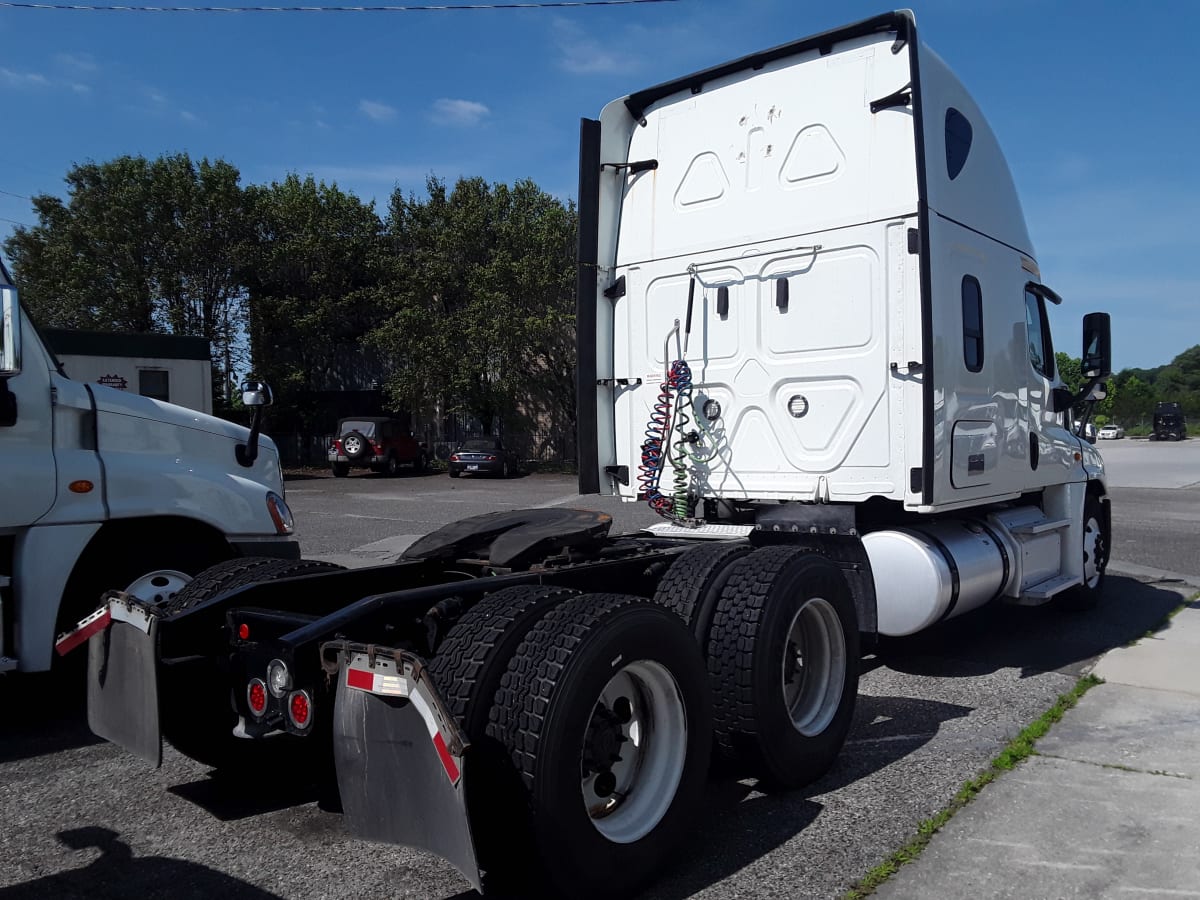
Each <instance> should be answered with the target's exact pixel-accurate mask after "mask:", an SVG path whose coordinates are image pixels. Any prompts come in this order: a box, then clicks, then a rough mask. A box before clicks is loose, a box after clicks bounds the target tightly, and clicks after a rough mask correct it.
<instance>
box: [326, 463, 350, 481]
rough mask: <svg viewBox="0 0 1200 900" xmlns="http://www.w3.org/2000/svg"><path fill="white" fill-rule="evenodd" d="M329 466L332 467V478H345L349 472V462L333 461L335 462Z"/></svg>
mask: <svg viewBox="0 0 1200 900" xmlns="http://www.w3.org/2000/svg"><path fill="white" fill-rule="evenodd" d="M330 468H332V469H333V477H334V478H345V477H346V476H347V475H349V474H350V464H349V463H342V462H335V463H333V465H332V466H331V467H330Z"/></svg>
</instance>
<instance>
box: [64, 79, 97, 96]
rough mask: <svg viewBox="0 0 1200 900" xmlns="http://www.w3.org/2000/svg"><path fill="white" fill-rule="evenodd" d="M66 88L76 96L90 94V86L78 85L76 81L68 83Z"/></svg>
mask: <svg viewBox="0 0 1200 900" xmlns="http://www.w3.org/2000/svg"><path fill="white" fill-rule="evenodd" d="M67 87H69V88H70V89H71V90H73V91H74V92H75V93H77V94H90V93H91V92H92V88H91V85H87V84H80V83H79V82H78V81H72V82H68V84H67Z"/></svg>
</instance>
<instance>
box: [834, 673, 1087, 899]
mask: <svg viewBox="0 0 1200 900" xmlns="http://www.w3.org/2000/svg"><path fill="white" fill-rule="evenodd" d="M1101 683H1102V680H1101V679H1099V678H1097V677H1096V676H1095V675H1085V676H1084V677H1083V678H1080V679H1079V680H1078V681H1077V682H1075V686H1074V687H1072V688H1071V690H1069V691H1067V693H1065V694H1061V695H1060V696H1059V698H1058V699H1057V700H1056V701H1054V705H1053V706H1051V707H1050V708H1049V709H1048V710H1046V711H1045V712H1044V713H1042V714H1041V715H1040V716H1038V717H1037V718H1036V719H1034V720H1033V722H1031V723H1030V724H1029V725H1026V726H1025V727H1024V728H1023V729H1021V732H1020V734H1018V735H1017V736H1016V737H1015V738H1013V739H1012V740H1011V741H1009V742H1008V744H1007V745H1006V746H1005V747H1004V749H1003V750H1001V751H1000V754H999V755H998V756H997V757H996V758H995V759H993V760H992V761H991V763H990V764H989V765H988V767H987V768H986V769H985V770H984V771H983V772H982V773H981V774H979V775H977V776H976V777H975V778H972V779H971V780H970V781H966V782H964V783H963V786H962V787H961V788H959V789H958V793H957V794H955V795H954V799H953V800H951V801H950V803H949V804H948V805H947V806H946V807H945V808H943V809H942V810H941V811H940V812H938V813H937V814H936V815H935V816H933V817H932V818H929V819H926V820H925V821H924V822H922V823H921V824H920V825H918V826H917V834H916V837H914V838H913V839H912V840H911V841H909V842H908V843H907V844H905V845H904V846H903V847H901V848H900V849H899V850H897V851H896V852H895V853H893V854H892V855H891V856H889V857H888V858H887V859H885V860H884V861H883V862H881V863H880V864H879V865H877V866H875V868H873V869H871V871H870V872H868V873H867V874H866V875H864V876H863V877H862V878H861V879H859V881H858V882H857V883H855V884H854V886H853V887H851V888H850V890H848V891H847V892H846V893H845V894H843V895H842V900H862V898H864V897H868V896H870V895H871V893H872V892H873V891H874V890H875V889H876V888H877V887H879V886H880V885H881V884H883V883H884V882H885V881H887V880H888V879H889V878H891V877H892V876H893V875H894V874H896V872H897V871H899V869H900V867H901V866H903V865H904V864H905V863H910V862H912V861H913V860H915V859H916V858H917V857H918V856H920V855H921V851H923V850H924V849H925V846H926V845H927V844H928V843H929V841H930V840H931V839H932V838H933V836H934V835H935V834H937V833H938V831H940V830H941V829H942V827H943V826H944V825H945V824H946V823H947V822H949V821H950V820H951V819H952V818H954V815H955V813H957V812H958V811H959V810H960V809H962V808H963V807H964V806H966V805H967V804H968V803H970V802H971V801H972V800H974V799H975V795H976V794H978V793H979V792H980V791H981V790H983V788H984V787H986V786H987V785H989V784H991V783H992V782H993V781H995V780H996V779H997V778H998V777H1000V775H1002V774H1003V773H1005V772H1007V771H1009V770H1010V769H1012V768H1013V767H1014V766H1015V765H1016V764H1017V763H1019V762H1020V761H1021V760H1023V759H1025V758H1026V757H1029V756H1032V755H1033V754H1034V753H1035V752H1036V751H1035V750H1034V744H1035V743H1036V742H1037V741H1038V739H1039V738H1041V737H1042V736H1044V735H1045V734H1046V732H1047V731H1049V730H1050V726H1051V725H1053V724H1054V723H1055V722H1057V721H1058V720H1059V719H1061V718H1062V717H1063V713H1065V712H1066V711H1067V710H1068V709H1070V708H1071V707H1073V706H1074V705H1075V704H1076V703H1078V702H1079V698H1080V697H1082V696H1083V695H1084V694H1086V693H1087V692H1088V691H1090V690H1091V689H1092V688H1093V687H1095V686H1096V685H1098V684H1101Z"/></svg>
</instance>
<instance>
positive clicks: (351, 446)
mask: <svg viewBox="0 0 1200 900" xmlns="http://www.w3.org/2000/svg"><path fill="white" fill-rule="evenodd" d="M345 446H346V453H347V454H349V455H350V456H353V455H354V454H355V453H357V452H358V451H359V450H361V449H362V444H360V443H359V440H358V438H356V437H352V438H346V444H345Z"/></svg>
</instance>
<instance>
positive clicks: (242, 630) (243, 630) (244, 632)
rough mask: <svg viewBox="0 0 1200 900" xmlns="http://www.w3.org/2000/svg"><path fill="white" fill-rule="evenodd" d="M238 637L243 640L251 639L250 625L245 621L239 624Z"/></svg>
mask: <svg viewBox="0 0 1200 900" xmlns="http://www.w3.org/2000/svg"><path fill="white" fill-rule="evenodd" d="M238 637H239V638H240V639H241V640H243V641H248V640H250V626H249V625H247V624H246V623H245V622H243V623H242V624H241V625H239V626H238Z"/></svg>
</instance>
